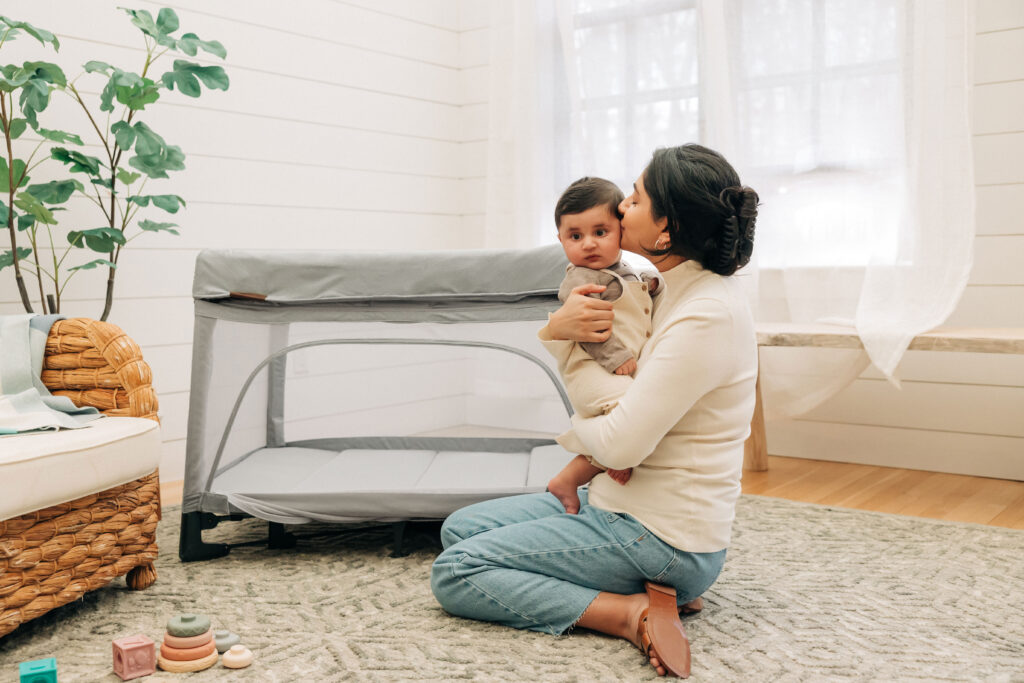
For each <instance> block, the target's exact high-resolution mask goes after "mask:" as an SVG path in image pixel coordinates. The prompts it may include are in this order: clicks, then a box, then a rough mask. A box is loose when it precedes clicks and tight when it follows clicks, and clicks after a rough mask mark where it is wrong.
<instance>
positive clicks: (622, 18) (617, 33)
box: [569, 0, 908, 267]
mask: <svg viewBox="0 0 1024 683" xmlns="http://www.w3.org/2000/svg"><path fill="white" fill-rule="evenodd" d="M716 7H718V5H711V3H709V8H704V7H702V5H701V3H699V2H698V1H697V0H634V1H630V2H626V1H624V0H575V1H574V2H573V17H572V29H571V34H572V35H571V45H570V50H569V52H570V54H571V55H572V57H571V58H570V59H569V64H570V66H571V67H572V66H574V67H575V69H576V72H577V82H576V93H577V94H578V101H577V109H578V121H577V124H578V127H579V128H580V131H579V132H578V140H579V142H580V143H581V144H580V145H579V147H580V148H581V149H582V150H584V151H583V152H582V155H581V158H578V159H577V160H576V161H577V168H578V169H582V170H584V171H585V172H588V173H598V174H603V175H607V177H609V178H611V179H613V180H615V181H616V182H618V183H620V184H622V185H623V186H625V187H628V186H629V185H630V184H631V183H632V181H633V179H634V178H635V176H636V174H637V173H639V171H640V170H641V169H642V168H643V165H644V164H645V163H646V161H647V159H648V158H649V156H650V153H651V151H652V150H653V149H655V148H656V147H659V146H668V145H677V144H681V143H683V142H690V141H694V142H703V143H704V144H708V145H709V146H711V147H716V148H718V149H720V151H723V152H724V153H725V154H726V156H727V157H728V158H729V159H730V161H732V162H733V163H734V164H735V165H736V166H737V168H738V170H739V171H740V174H741V177H743V179H744V182H746V183H747V184H749V185H751V186H753V187H754V188H755V189H757V190H758V192H759V194H760V195H761V198H762V202H763V206H762V213H761V218H760V220H759V233H760V234H759V244H758V254H757V256H758V259H759V263H760V265H761V267H773V266H783V265H786V266H794V265H795V266H816V265H829V266H859V265H864V264H866V263H868V262H876V263H877V262H880V261H881V262H896V261H897V260H898V258H899V255H900V251H901V248H906V246H907V245H906V244H905V242H906V239H907V238H906V236H905V235H902V234H901V229H900V226H901V224H902V222H903V219H904V218H905V215H906V211H907V210H908V207H906V206H904V200H903V197H904V196H905V195H906V193H905V191H904V188H903V184H904V179H903V175H902V173H903V170H902V169H903V168H904V167H905V159H904V155H905V154H906V149H907V144H906V141H905V139H904V133H903V131H904V125H905V112H904V107H903V101H904V83H903V69H904V65H903V55H904V53H905V49H904V43H905V42H906V41H907V40H908V37H907V29H906V25H907V21H906V17H905V15H904V13H905V11H906V10H905V9H904V6H903V3H901V2H899V0H828V2H824V1H823V0H731V1H728V2H726V3H724V12H723V15H722V16H720V17H717V18H716V17H715V16H714V15H713V11H714V9H715V8H716ZM716 22H717V23H716ZM715 36H721V38H717V39H716V37H715ZM723 84H726V85H725V86H723ZM711 98H719V100H718V101H715V102H712V101H711ZM712 112H715V113H714V114H713V113H712ZM711 116H716V117H717V118H716V120H714V121H709V120H708V117H711ZM722 118H730V119H731V120H729V121H723V120H719V119H722ZM709 124H710V125H709ZM710 126H720V127H722V128H724V130H726V131H727V137H725V138H722V139H721V140H710V139H709V128H710Z"/></svg>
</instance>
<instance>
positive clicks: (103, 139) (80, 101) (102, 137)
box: [68, 83, 113, 161]
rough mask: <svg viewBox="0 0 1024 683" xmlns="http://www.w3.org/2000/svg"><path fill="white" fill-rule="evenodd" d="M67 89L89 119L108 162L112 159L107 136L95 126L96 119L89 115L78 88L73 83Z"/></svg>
mask: <svg viewBox="0 0 1024 683" xmlns="http://www.w3.org/2000/svg"><path fill="white" fill-rule="evenodd" d="M68 87H70V88H71V92H72V93H74V95H75V99H76V100H78V104H79V105H80V106H81V107H82V111H84V112H85V115H86V116H88V117H89V123H91V124H92V128H93V130H95V131H96V135H98V136H99V138H100V142H102V143H103V149H105V150H106V151H107V160H108V161H110V160H111V159H113V156H112V155H111V152H110V146H109V145H108V144H107V136H106V135H104V134H103V132H102V131H101V130H100V127H99V126H98V125H96V119H94V118H93V117H92V114H90V113H89V107H87V106H85V101H84V100H83V99H82V96H81V95H80V94H79V92H78V88H76V87H75V85H74V84H73V83H72V84H70V85H69V86H68Z"/></svg>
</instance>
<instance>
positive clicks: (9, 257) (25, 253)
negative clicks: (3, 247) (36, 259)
mask: <svg viewBox="0 0 1024 683" xmlns="http://www.w3.org/2000/svg"><path fill="white" fill-rule="evenodd" d="M31 254H32V250H31V249H29V248H28V247H18V260H21V259H23V258H28V257H29V256H30V255H31ZM13 265H14V252H12V251H11V250H10V249H8V250H7V251H5V252H3V253H2V254H0V270H3V269H4V268H6V267H7V266H13Z"/></svg>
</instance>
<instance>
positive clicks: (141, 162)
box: [128, 145, 185, 178]
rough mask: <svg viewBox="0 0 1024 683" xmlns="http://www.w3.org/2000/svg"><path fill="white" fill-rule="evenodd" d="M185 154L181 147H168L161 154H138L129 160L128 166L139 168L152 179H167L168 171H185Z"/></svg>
mask: <svg viewBox="0 0 1024 683" xmlns="http://www.w3.org/2000/svg"><path fill="white" fill-rule="evenodd" d="M184 162H185V154H184V153H183V152H182V151H181V148H180V147H177V146H175V145H167V147H165V148H164V149H163V150H162V151H161V153H159V154H138V155H136V156H133V157H132V158H131V159H129V160H128V165H129V166H131V167H132V168H137V169H139V170H140V171H142V172H143V173H145V174H146V175H148V176H149V177H150V178H166V177H167V171H182V170H184V169H185V163H184Z"/></svg>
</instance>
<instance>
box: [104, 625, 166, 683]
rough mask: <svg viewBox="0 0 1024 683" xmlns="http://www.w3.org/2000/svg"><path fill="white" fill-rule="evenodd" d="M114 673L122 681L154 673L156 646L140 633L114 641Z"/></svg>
mask: <svg viewBox="0 0 1024 683" xmlns="http://www.w3.org/2000/svg"><path fill="white" fill-rule="evenodd" d="M113 645H114V673H116V674H117V675H118V676H120V677H121V680H122V681H127V680H129V679H131V678H138V677H139V676H148V675H149V674H151V673H153V672H155V671H156V646H155V644H154V643H153V641H152V640H150V639H149V638H147V637H146V636H144V635H142V634H141V633H140V634H138V635H135V636H128V637H127V638H118V639H117V640H115V641H114V643H113Z"/></svg>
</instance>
